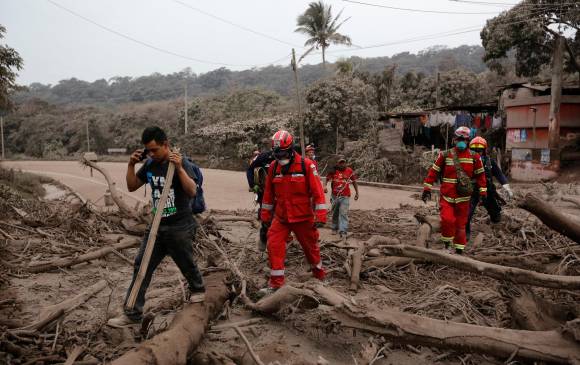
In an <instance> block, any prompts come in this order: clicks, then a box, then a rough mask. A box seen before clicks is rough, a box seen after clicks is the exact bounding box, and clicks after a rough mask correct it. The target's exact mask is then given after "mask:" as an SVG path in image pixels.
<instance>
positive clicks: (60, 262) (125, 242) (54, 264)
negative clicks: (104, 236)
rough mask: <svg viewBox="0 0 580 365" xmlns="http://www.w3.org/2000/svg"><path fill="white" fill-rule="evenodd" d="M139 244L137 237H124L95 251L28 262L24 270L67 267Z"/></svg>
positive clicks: (38, 270)
mask: <svg viewBox="0 0 580 365" xmlns="http://www.w3.org/2000/svg"><path fill="white" fill-rule="evenodd" d="M140 244H141V239H140V238H139V237H130V236H129V237H126V238H123V239H122V240H121V242H119V243H116V244H114V245H112V246H106V247H103V248H100V249H98V250H95V251H91V252H87V253H85V254H82V255H78V256H71V257H62V258H59V259H56V260H53V261H42V262H34V263H30V264H29V266H28V267H27V268H26V271H28V272H31V273H39V272H44V271H50V270H55V269H58V268H59V267H61V268H64V267H69V266H73V265H77V264H80V263H83V262H87V261H92V260H96V259H99V258H101V257H104V256H107V255H108V254H110V253H113V252H114V251H115V250H117V251H118V250H123V249H126V248H131V247H137V246H139V245H140Z"/></svg>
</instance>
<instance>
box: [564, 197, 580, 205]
mask: <svg viewBox="0 0 580 365" xmlns="http://www.w3.org/2000/svg"><path fill="white" fill-rule="evenodd" d="M561 199H562V201H563V202H568V203H572V204H574V205H576V207H577V208H580V199H578V198H573V197H571V196H563V197H562V198H561Z"/></svg>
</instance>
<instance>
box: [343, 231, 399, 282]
mask: <svg viewBox="0 0 580 365" xmlns="http://www.w3.org/2000/svg"><path fill="white" fill-rule="evenodd" d="M399 243H401V241H399V239H398V238H392V237H383V236H372V237H371V238H369V239H368V241H366V242H364V243H363V244H362V245H361V246H359V247H358V248H357V249H356V250H355V251H354V252H353V254H352V255H351V259H352V267H351V270H350V290H353V291H357V289H358V284H359V282H360V271H361V269H362V261H363V258H364V256H365V255H366V253H367V252H368V250H371V249H372V248H374V247H377V246H381V245H397V244H399Z"/></svg>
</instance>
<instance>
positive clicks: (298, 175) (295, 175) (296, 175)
mask: <svg viewBox="0 0 580 365" xmlns="http://www.w3.org/2000/svg"><path fill="white" fill-rule="evenodd" d="M300 176H304V174H292V177H300Z"/></svg>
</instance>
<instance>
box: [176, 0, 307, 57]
mask: <svg viewBox="0 0 580 365" xmlns="http://www.w3.org/2000/svg"><path fill="white" fill-rule="evenodd" d="M172 1H173V2H174V3H177V4H180V5H181V6H185V7H186V8H188V9H191V10H193V11H196V12H198V13H200V14H203V15H205V16H208V17H210V18H213V19H216V20H219V21H220V22H222V23H226V24H229V25H231V26H233V27H236V28H239V29H242V30H245V31H246V32H250V33H252V34H256V35H259V36H260V37H264V38H267V39H270V40H273V41H276V42H278V43H282V44H285V45H287V46H291V47H295V48H304V47H302V46H297V45H295V44H292V43H290V42H286V41H285V40H282V39H278V38H276V37H272V36H271V35H269V34H266V33H262V32H259V31H257V30H253V29H251V28H248V27H246V26H244V25H240V24H236V23H234V22H232V21H229V20H227V19H224V18H222V17H219V16H217V15H214V14H211V13H208V12H207V11H205V10H201V9H199V8H196V7H193V6H191V5H189V4H188V3H185V2H183V1H181V0H172Z"/></svg>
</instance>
